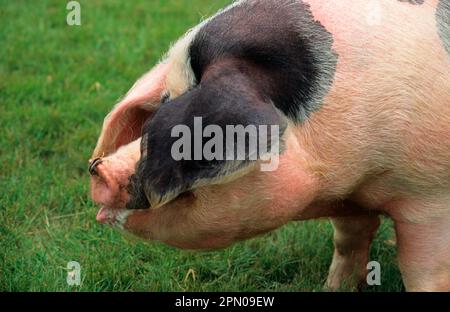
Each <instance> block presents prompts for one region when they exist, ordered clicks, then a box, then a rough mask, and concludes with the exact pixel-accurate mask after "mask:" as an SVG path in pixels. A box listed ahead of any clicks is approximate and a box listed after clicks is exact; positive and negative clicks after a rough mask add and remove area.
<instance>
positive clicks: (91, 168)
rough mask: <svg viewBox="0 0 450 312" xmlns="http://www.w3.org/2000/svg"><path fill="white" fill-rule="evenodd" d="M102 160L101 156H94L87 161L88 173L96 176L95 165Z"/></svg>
mask: <svg viewBox="0 0 450 312" xmlns="http://www.w3.org/2000/svg"><path fill="white" fill-rule="evenodd" d="M102 162H103V160H102V159H101V158H96V159H94V160H92V161H90V162H89V173H90V175H91V176H98V172H97V166H98V165H100V164H101V163H102Z"/></svg>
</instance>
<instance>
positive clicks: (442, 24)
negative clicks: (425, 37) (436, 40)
mask: <svg viewBox="0 0 450 312" xmlns="http://www.w3.org/2000/svg"><path fill="white" fill-rule="evenodd" d="M436 21H437V27H438V32H439V37H440V38H441V39H442V42H443V44H444V47H445V50H446V51H447V53H448V55H449V56H450V0H440V1H439V4H438V7H437V10H436Z"/></svg>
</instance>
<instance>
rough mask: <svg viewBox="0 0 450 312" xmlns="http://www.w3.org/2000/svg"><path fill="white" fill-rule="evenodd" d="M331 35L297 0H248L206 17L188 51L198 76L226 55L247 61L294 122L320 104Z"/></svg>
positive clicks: (328, 76)
mask: <svg viewBox="0 0 450 312" xmlns="http://www.w3.org/2000/svg"><path fill="white" fill-rule="evenodd" d="M332 44H333V38H332V35H331V34H330V33H329V32H327V30H326V29H325V28H324V27H323V26H322V25H321V24H320V23H319V22H318V21H315V20H314V17H313V15H312V13H311V10H310V8H309V5H307V4H305V3H304V2H303V1H300V0H248V1H244V2H243V3H241V4H239V5H237V6H235V7H232V8H230V9H229V10H228V11H225V12H224V13H222V14H219V15H218V16H216V17H215V18H213V19H212V20H211V21H209V22H208V23H206V25H204V26H203V27H202V28H201V29H200V30H199V32H198V34H197V35H196V37H195V39H194V40H193V42H192V44H191V46H190V50H189V54H190V60H191V66H192V69H193V71H194V74H195V76H196V79H197V81H198V82H201V81H202V78H203V75H204V73H205V71H206V69H207V68H208V67H210V66H212V65H214V64H215V63H217V62H219V61H221V60H224V59H239V60H245V61H247V62H251V63H252V64H253V65H254V67H257V68H258V69H259V70H258V71H257V72H258V75H257V76H254V77H253V81H254V82H255V83H256V84H259V88H260V89H261V90H264V91H265V95H266V96H267V97H269V98H270V99H271V100H272V101H273V103H274V104H275V106H276V107H277V108H278V109H280V110H281V111H282V112H283V113H284V114H285V115H286V116H288V117H290V118H291V119H292V120H293V121H295V122H299V121H300V122H301V121H304V120H305V119H306V118H307V117H308V116H309V115H310V114H311V113H312V112H313V111H315V110H317V109H318V108H319V107H320V105H321V104H322V101H323V98H324V97H325V95H326V94H327V92H328V90H329V88H330V86H331V84H332V82H333V78H334V73H335V70H336V63H337V55H336V54H335V53H334V52H333V51H332Z"/></svg>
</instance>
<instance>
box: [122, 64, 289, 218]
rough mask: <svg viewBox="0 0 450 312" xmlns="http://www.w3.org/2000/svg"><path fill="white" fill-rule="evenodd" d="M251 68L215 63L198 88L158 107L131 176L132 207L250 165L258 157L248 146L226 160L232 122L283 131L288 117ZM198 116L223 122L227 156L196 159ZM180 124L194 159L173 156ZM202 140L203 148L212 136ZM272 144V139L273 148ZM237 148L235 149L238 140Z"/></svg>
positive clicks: (214, 180)
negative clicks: (253, 77)
mask: <svg viewBox="0 0 450 312" xmlns="http://www.w3.org/2000/svg"><path fill="white" fill-rule="evenodd" d="M252 71H253V69H252V65H251V64H245V62H232V63H224V64H216V65H215V66H214V67H213V68H210V70H208V71H207V72H206V73H205V77H204V79H203V80H202V82H201V83H200V84H199V85H198V86H197V87H195V88H194V89H193V90H191V91H189V92H187V93H185V94H183V95H181V96H180V97H177V98H175V99H174V100H172V101H169V102H168V103H167V104H165V105H161V106H160V107H159V108H158V110H157V111H156V112H155V114H154V116H153V117H152V119H150V120H148V121H147V122H146V124H145V126H144V129H143V136H142V138H143V139H142V143H141V155H146V156H143V157H141V159H140V161H139V162H138V164H137V169H136V174H135V175H134V176H132V177H131V178H130V183H129V187H128V192H129V194H130V201H129V202H128V204H127V208H128V209H139V208H142V207H149V205H148V201H147V199H148V198H151V200H150V202H156V203H158V202H165V201H167V200H172V199H174V198H176V197H177V196H178V195H179V194H181V193H183V192H186V191H189V190H191V189H192V188H194V187H196V185H198V182H199V181H202V183H203V184H210V183H219V182H220V180H221V179H223V178H224V177H226V176H229V175H230V174H234V173H236V172H237V171H240V170H242V169H245V168H247V167H248V166H249V165H250V164H251V163H252V161H253V160H252V159H250V157H249V155H250V154H252V152H254V151H250V147H249V146H246V147H245V159H242V160H239V159H236V160H226V157H225V156H226V155H225V153H226V148H225V146H226V145H227V141H226V139H227V138H226V127H227V125H232V126H236V125H242V126H244V127H247V126H249V125H251V126H256V127H258V126H260V125H266V126H268V128H269V129H270V126H272V125H277V126H279V131H280V132H279V134H280V137H281V136H282V135H283V133H284V130H285V128H286V126H287V125H286V122H285V119H284V117H282V116H280V114H278V112H277V110H276V108H275V107H274V106H273V104H272V103H271V102H270V101H269V100H268V99H267V98H266V97H265V96H264V94H262V93H261V92H260V91H259V89H258V87H257V85H256V84H255V83H254V82H253V81H252V80H251V79H250V77H249V76H248V74H247V73H248V72H252ZM194 117H202V128H203V129H205V128H206V127H207V126H209V125H214V126H219V127H220V129H221V130H222V133H223V134H224V136H223V138H222V146H223V147H224V149H223V159H213V160H206V159H204V158H202V159H199V160H196V159H195V158H194V156H195V155H194V129H195V128H194V127H195V125H194ZM179 125H183V126H187V127H188V128H189V129H190V133H191V134H192V136H191V151H190V159H182V160H175V159H174V158H173V155H172V147H173V146H174V144H175V142H176V141H178V140H179V138H178V137H172V129H173V128H174V127H175V126H179ZM203 129H202V130H203ZM269 129H268V130H269ZM258 134H259V131H258ZM269 136H270V131H269ZM201 140H202V142H201V143H202V144H201V148H202V150H203V147H204V146H205V143H206V142H207V141H209V140H210V138H203V137H202V138H201ZM234 140H235V139H234ZM248 142H249V141H248V140H247V141H246V144H248ZM271 143H272V142H271V141H269V142H268V149H270V147H271ZM234 148H235V150H234V153H235V154H236V149H237V146H236V141H235V144H234ZM256 148H257V149H258V148H259V147H256ZM144 149H145V150H144ZM202 156H203V155H202ZM258 156H261V155H259V154H258ZM258 159H259V157H258Z"/></svg>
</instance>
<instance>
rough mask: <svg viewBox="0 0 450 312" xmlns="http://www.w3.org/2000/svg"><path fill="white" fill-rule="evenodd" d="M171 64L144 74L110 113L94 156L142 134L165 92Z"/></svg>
mask: <svg viewBox="0 0 450 312" xmlns="http://www.w3.org/2000/svg"><path fill="white" fill-rule="evenodd" d="M169 68H170V65H169V64H166V63H161V64H158V65H157V66H155V68H153V69H152V70H151V71H150V72H148V73H147V74H145V75H144V76H143V77H142V78H140V79H139V80H138V81H137V82H136V83H135V84H134V86H133V87H132V88H131V90H130V91H129V92H128V93H127V95H126V96H125V97H124V98H123V99H122V100H121V101H120V103H119V104H117V105H116V107H115V108H114V109H113V110H112V111H111V112H110V113H109V114H108V116H106V118H105V121H104V123H103V129H102V133H101V134H100V137H99V139H98V142H97V146H96V147H95V150H94V153H93V155H92V158H93V159H94V158H98V157H103V156H106V155H109V154H111V153H113V152H115V151H116V150H117V149H118V148H119V147H121V146H122V145H126V144H128V143H130V142H132V141H134V140H136V139H137V138H139V137H140V136H141V131H142V127H143V125H144V123H145V122H146V121H147V120H148V118H150V116H151V115H152V114H153V113H154V111H155V109H156V107H157V106H158V105H159V103H160V101H161V96H162V94H163V93H164V92H165V80H166V76H167V73H168V71H169Z"/></svg>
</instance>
